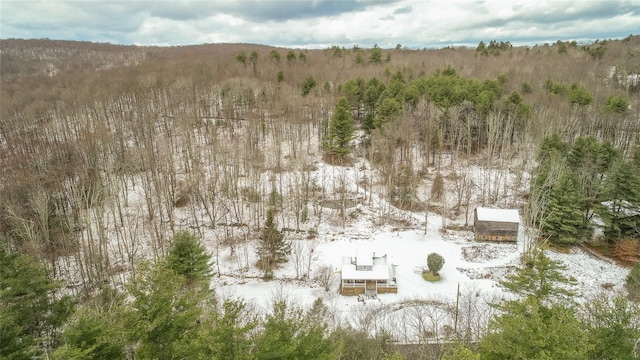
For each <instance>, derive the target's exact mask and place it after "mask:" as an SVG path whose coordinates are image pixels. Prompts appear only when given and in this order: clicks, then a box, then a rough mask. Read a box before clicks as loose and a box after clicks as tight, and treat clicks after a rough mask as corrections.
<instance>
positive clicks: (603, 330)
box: [586, 297, 640, 360]
mask: <svg viewBox="0 0 640 360" xmlns="http://www.w3.org/2000/svg"><path fill="white" fill-rule="evenodd" d="M586 308H587V309H586V310H587V319H586V325H587V328H588V334H589V340H590V343H591V344H593V348H592V349H591V351H590V354H589V355H590V356H589V357H590V358H591V359H602V360H631V359H637V357H636V356H635V355H634V345H635V342H636V340H637V339H639V338H640V309H639V308H638V306H637V305H636V304H634V303H632V302H629V301H628V300H627V299H625V298H623V297H616V298H615V299H608V298H598V299H595V300H594V301H592V302H588V303H587V304H586Z"/></svg>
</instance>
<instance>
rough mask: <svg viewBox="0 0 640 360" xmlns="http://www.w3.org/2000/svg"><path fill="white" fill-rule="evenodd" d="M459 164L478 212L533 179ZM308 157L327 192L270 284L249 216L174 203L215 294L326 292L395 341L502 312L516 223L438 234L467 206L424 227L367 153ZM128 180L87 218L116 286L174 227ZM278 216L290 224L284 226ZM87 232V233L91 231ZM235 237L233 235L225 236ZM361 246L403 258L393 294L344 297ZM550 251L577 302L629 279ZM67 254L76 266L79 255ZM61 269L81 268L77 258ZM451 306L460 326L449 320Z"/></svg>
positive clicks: (264, 178) (618, 270) (337, 315)
mask: <svg viewBox="0 0 640 360" xmlns="http://www.w3.org/2000/svg"><path fill="white" fill-rule="evenodd" d="M447 163H449V161H447ZM454 163H455V162H454V161H451V162H450V164H451V165H450V166H449V167H446V166H443V168H442V169H440V170H438V171H442V173H443V174H445V176H447V175H449V174H452V173H453V172H454V171H455V172H456V173H458V174H462V172H464V173H465V175H468V176H470V178H471V181H469V182H467V183H465V184H464V186H468V187H469V188H470V189H471V188H472V189H471V190H473V191H472V192H471V193H469V194H471V195H473V196H470V197H469V198H468V199H467V200H469V201H471V203H470V204H469V208H470V209H471V210H473V208H474V207H475V206H476V205H478V206H479V205H484V206H493V207H510V206H520V205H521V204H520V202H521V201H523V200H521V197H519V196H518V193H519V192H521V191H522V187H523V186H524V184H526V183H527V181H528V180H527V179H526V176H527V175H526V173H524V172H522V173H520V175H517V174H516V173H511V170H510V169H511V168H509V167H493V166H485V167H482V166H479V165H474V164H471V163H467V164H466V165H467V166H466V167H465V166H463V165H462V164H457V163H455V165H454ZM313 165H314V166H313V167H314V170H313V171H311V172H310V174H308V176H310V177H311V182H312V183H313V184H314V186H318V187H319V188H321V189H322V191H321V193H322V196H323V198H315V199H313V204H309V205H307V206H308V210H309V219H308V220H307V222H306V223H304V224H302V226H300V228H301V229H300V230H301V231H300V232H295V231H290V230H291V229H288V230H287V231H285V234H286V237H285V238H286V240H288V241H290V242H291V243H292V246H293V251H292V255H291V257H290V260H289V261H288V262H286V263H283V264H282V266H281V267H279V268H278V269H275V270H274V273H273V278H272V279H270V280H265V279H264V278H263V275H264V274H263V273H262V272H261V270H259V269H258V268H257V267H256V262H257V257H256V252H255V248H256V242H257V237H258V232H257V231H256V229H257V226H256V225H257V224H246V223H245V219H243V218H234V219H233V221H237V223H236V224H237V226H240V227H237V228H234V227H233V226H234V225H228V226H226V227H224V226H216V227H214V226H211V225H212V223H211V221H210V220H207V217H206V216H205V212H204V211H203V209H202V208H201V206H200V205H199V204H198V203H195V202H192V203H191V204H190V205H189V206H187V207H186V208H176V209H173V210H172V211H173V216H174V217H173V220H174V221H175V224H176V228H177V229H182V228H185V229H189V230H190V231H194V232H196V233H197V234H198V235H199V236H200V237H201V238H202V241H203V243H204V244H205V246H206V247H207V249H208V250H209V252H210V253H211V254H212V255H213V258H214V260H215V264H213V268H214V270H215V272H216V273H217V275H216V276H215V277H214V279H213V281H212V284H211V287H212V288H213V289H215V291H216V293H217V294H218V296H220V297H221V298H241V299H244V300H245V301H246V302H247V303H248V304H249V306H252V307H254V308H255V309H257V310H258V311H268V309H269V308H270V307H271V305H272V303H273V302H274V301H276V300H280V299H286V300H288V301H289V303H292V304H297V305H299V306H302V307H304V308H308V307H310V306H311V304H312V303H314V301H316V300H317V299H321V300H322V301H323V303H324V304H325V305H326V306H327V307H328V309H329V311H330V312H331V313H332V314H333V317H334V320H335V321H334V322H335V324H334V325H338V323H340V324H344V323H345V322H346V323H350V324H353V325H356V326H359V327H360V328H361V329H365V330H368V331H372V332H375V331H377V330H380V329H384V330H385V331H387V332H389V331H391V335H392V336H394V338H396V339H399V341H405V342H409V341H415V340H416V339H417V338H424V337H425V336H427V337H432V338H434V337H435V338H437V337H438V334H436V333H438V332H439V331H445V332H446V331H451V330H452V329H453V328H454V327H458V329H457V330H456V331H459V329H460V326H461V323H462V322H465V324H466V325H465V328H466V330H465V331H470V332H473V331H474V330H473V328H478V329H479V328H482V327H483V326H486V324H487V322H488V318H489V317H490V314H491V313H492V311H495V309H492V308H491V307H490V306H489V304H490V303H492V302H495V301H496V300H497V299H499V298H500V297H501V296H504V295H506V294H504V292H503V290H502V289H501V288H500V286H499V285H498V284H499V282H500V281H501V280H502V279H503V278H504V276H505V275H506V274H509V273H513V272H514V271H516V269H517V267H518V266H519V264H520V258H521V254H522V252H523V250H524V249H525V248H526V246H525V245H526V244H525V236H524V232H522V231H521V235H520V237H519V241H518V243H517V244H513V243H511V244H498V243H479V242H475V241H473V233H472V232H469V231H452V230H446V231H442V229H443V226H445V225H446V224H447V223H448V222H456V223H457V224H464V222H465V221H464V218H465V215H464V214H460V213H458V218H457V219H450V218H443V217H442V216H441V215H439V214H438V213H434V212H429V215H428V221H427V226H426V227H427V231H426V232H425V214H424V213H413V212H409V211H404V210H400V209H397V208H395V207H393V206H391V205H390V204H389V203H388V202H387V201H386V200H385V198H386V195H385V194H386V191H387V189H386V188H385V187H384V186H383V185H380V182H378V180H377V176H376V171H375V170H373V169H372V168H371V165H370V164H369V163H368V162H367V161H365V160H363V159H362V158H360V159H356V163H355V164H354V165H353V166H351V167H339V166H332V165H328V164H325V163H323V162H320V161H316V162H314V164H313ZM454 166H455V167H454ZM213 171H215V170H213ZM434 172H435V170H434V169H428V174H429V175H428V176H426V177H425V178H423V180H424V181H423V182H422V183H421V184H420V185H419V187H418V197H420V198H422V199H425V198H428V197H429V195H428V193H429V189H430V181H431V180H432V177H433V176H431V175H433V174H434ZM299 176H300V173H296V171H290V172H279V173H268V172H265V173H264V174H262V175H261V181H260V183H261V186H263V187H264V189H261V191H262V193H263V194H269V193H270V191H271V188H270V186H272V185H270V184H272V182H271V181H269V180H268V179H269V178H270V177H272V178H273V179H275V181H273V183H278V184H295V183H296V182H297V181H299V180H300V179H298V178H296V177H299ZM287 177H288V178H287ZM447 181H448V182H449V180H447ZM367 182H368V183H367ZM451 182H454V180H451ZM125 183H126V184H127V185H125V187H126V189H124V188H123V189H120V190H119V191H114V193H118V194H120V196H122V197H123V198H122V199H121V203H124V204H127V205H125V206H124V207H122V208H120V210H122V211H123V212H124V215H123V214H121V213H119V212H118V208H116V207H113V208H112V209H107V211H106V212H97V211H94V212H95V213H93V212H87V216H89V217H93V218H95V219H98V218H100V217H102V222H101V224H102V227H103V229H105V231H104V236H105V237H108V238H109V239H111V240H110V241H109V251H111V252H113V253H114V254H116V255H115V256H114V258H120V259H124V260H119V261H118V264H121V268H122V271H120V272H118V273H117V275H115V276H114V277H118V279H116V283H118V282H119V283H123V282H125V281H126V278H127V276H128V274H129V273H130V272H131V270H132V264H134V263H136V262H137V261H139V260H140V259H144V258H150V257H152V254H154V252H153V251H154V250H153V249H155V247H154V246H156V245H157V244H154V240H153V239H154V236H153V235H152V234H153V233H154V232H158V231H162V232H168V231H166V230H168V229H167V228H166V227H164V226H166V221H165V222H160V223H153V222H151V221H149V219H150V218H152V217H153V216H151V215H155V214H148V213H146V210H144V209H147V206H146V204H145V198H146V197H145V190H144V188H143V187H144V182H142V181H136V182H135V184H134V182H129V183H127V182H125ZM517 184H518V185H517ZM458 185H461V183H459V184H458ZM446 186H447V187H448V189H447V191H446V192H447V196H448V197H449V199H448V200H445V201H444V202H441V203H440V204H432V205H435V207H436V208H438V209H440V210H443V209H444V210H445V211H446V213H448V214H453V212H452V211H451V208H450V207H447V206H446V204H449V206H450V205H451V204H454V203H455V202H456V193H457V195H460V194H461V193H460V189H457V190H456V189H453V188H452V187H453V186H452V185H451V184H450V182H449V183H448V184H447V185H446ZM125 190H126V191H125ZM147 191H150V190H148V189H147ZM279 191H280V192H281V194H282V195H283V196H285V197H286V196H288V195H289V193H290V192H291V191H293V190H292V189H288V188H287V186H283V187H280V188H279ZM479 194H482V195H479ZM332 199H333V200H335V199H349V200H350V202H353V204H350V205H349V206H348V208H347V209H343V210H344V211H345V212H344V213H342V214H341V213H340V210H336V209H332V208H330V207H322V208H320V204H322V203H323V201H325V200H332ZM458 200H459V198H458ZM216 201H217V200H216ZM487 202H490V204H493V205H490V204H487ZM235 205H236V206H237V207H238V209H240V210H242V209H244V207H245V206H250V204H244V203H242V202H241V201H240V202H238V203H236V204H235ZM447 210H448V211H447ZM443 213H444V212H443ZM287 214H288V215H287ZM116 215H117V216H116ZM287 216H288V217H287ZM291 216H292V214H291V211H290V210H289V211H284V212H281V213H280V214H279V215H278V216H277V219H278V220H279V221H280V224H279V226H280V227H286V226H294V225H293V224H295V221H293V220H291V218H290V217H291ZM122 218H124V221H122V223H116V219H122ZM153 218H154V219H157V217H153ZM95 219H93V220H92V219H91V218H88V219H87V223H88V224H92V226H89V227H87V228H86V229H85V231H89V230H91V231H93V232H94V233H95V234H102V233H101V232H100V231H98V228H97V224H98V223H100V222H99V221H96V220H95ZM282 220H285V221H284V223H283V221H282ZM228 223H231V221H228ZM152 225H153V226H156V228H154V227H153V226H152ZM158 226H160V227H158ZM234 229H237V230H234ZM224 231H236V232H237V233H236V234H231V236H229V234H227V233H222V232H224ZM88 235H90V234H89V233H88ZM90 238H91V237H90V236H87V239H90ZM228 239H232V241H235V243H234V244H231V245H230V244H229V243H226V242H227V241H228ZM116 244H118V245H117V246H116ZM365 249H366V250H370V251H373V252H375V254H376V256H382V255H385V254H386V255H387V256H388V258H389V259H390V260H391V262H392V263H393V264H394V265H396V280H397V285H398V292H397V294H381V295H378V296H376V297H374V298H366V299H363V298H361V297H357V296H341V295H340V294H339V293H338V290H339V283H340V266H341V263H342V258H343V257H348V256H355V255H356V254H357V252H358V251H359V250H360V251H363V250H365ZM432 252H435V253H438V254H440V255H442V256H443V257H444V259H445V264H444V266H443V268H442V270H441V271H440V275H441V280H440V281H437V282H428V281H425V280H424V279H423V277H422V275H421V271H422V269H424V268H426V265H427V256H428V254H429V253H432ZM127 256H128V257H129V258H128V259H125V257H127ZM549 256H550V257H551V258H552V259H554V260H557V261H560V262H562V263H563V264H565V265H566V266H567V270H566V274H565V275H566V276H567V277H568V278H572V279H575V280H576V281H577V284H578V286H577V287H576V289H575V290H577V292H578V293H579V296H578V297H577V299H576V300H577V301H579V302H580V301H588V299H590V298H593V297H595V296H599V295H601V294H602V293H607V294H609V295H615V294H623V293H624V292H625V290H624V282H625V278H626V277H627V275H628V273H629V270H628V269H626V268H624V267H621V266H618V265H616V264H615V263H613V262H610V261H606V260H602V259H599V258H595V257H593V256H591V255H589V254H587V253H586V252H585V251H584V250H581V249H578V248H576V249H573V250H572V251H571V252H569V253H556V252H552V251H549ZM66 261H67V262H68V263H71V264H73V258H72V257H70V258H69V259H66ZM61 268H63V267H62V266H61ZM64 268H67V269H75V267H73V266H66V267H64ZM323 268H324V269H327V268H329V269H331V271H332V284H331V287H330V289H329V291H327V290H325V288H324V286H323V284H321V283H320V282H319V281H317V280H316V274H317V273H318V272H319V271H320V270H321V269H323ZM67 271H68V272H69V274H68V275H66V278H68V279H72V280H73V279H74V278H77V270H67ZM73 271H75V273H73ZM62 276H65V275H64V274H63V275H62ZM362 300H364V301H362ZM456 303H458V306H456V305H455V304H456ZM463 305H464V306H463ZM454 307H455V314H456V316H455V318H456V319H457V321H455V323H454V320H453V316H452V314H453V313H454V310H452V309H453V308H454ZM458 307H460V308H461V309H458ZM462 308H465V309H466V310H464V311H463V310H462ZM458 315H460V316H459V317H460V318H459V319H458ZM459 323H460V324H459ZM394 324H403V326H404V327H403V328H401V329H400V328H394ZM411 324H413V325H411ZM390 328H391V330H390ZM434 332H435V333H434ZM477 332H478V333H479V332H480V330H477ZM425 334H427V335H425Z"/></svg>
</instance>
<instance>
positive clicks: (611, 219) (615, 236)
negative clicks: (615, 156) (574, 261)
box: [601, 160, 640, 241]
mask: <svg viewBox="0 0 640 360" xmlns="http://www.w3.org/2000/svg"><path fill="white" fill-rule="evenodd" d="M604 188H605V189H604V199H605V202H604V204H605V206H604V207H603V211H602V213H601V216H602V219H603V220H604V222H605V235H606V236H607V239H608V240H610V241H617V240H619V239H620V238H621V237H623V236H634V237H637V236H638V234H637V229H638V226H640V224H639V223H638V221H637V220H636V219H637V216H630V215H633V214H636V213H637V212H638V211H640V177H639V176H638V173H637V172H636V170H635V168H634V165H633V163H629V162H625V161H621V160H620V161H617V162H616V163H615V164H614V165H613V167H612V169H611V171H610V172H609V174H608V176H606V177H605V185H604Z"/></svg>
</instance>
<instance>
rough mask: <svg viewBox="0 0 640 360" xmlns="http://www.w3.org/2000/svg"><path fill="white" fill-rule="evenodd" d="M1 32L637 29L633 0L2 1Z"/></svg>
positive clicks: (614, 32) (212, 38)
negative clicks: (533, 0)
mask: <svg viewBox="0 0 640 360" xmlns="http://www.w3.org/2000/svg"><path fill="white" fill-rule="evenodd" d="M0 9H1V10H2V11H1V12H0V30H1V32H0V36H2V38H10V37H18V38H45V37H47V38H51V39H69V40H86V41H97V42H112V43H122V44H140V45H187V44H198V43H205V42H247V43H261V44H268V45H276V46H289V47H308V48H321V47H326V46H330V45H338V46H346V47H350V46H353V45H355V44H357V45H360V46H366V47H367V46H372V45H373V44H374V43H375V44H378V45H380V46H381V47H394V46H395V45H396V44H398V43H400V44H402V45H403V46H405V47H416V48H421V47H429V46H434V45H435V46H447V45H450V44H477V43H478V42H479V41H480V40H485V41H487V40H493V39H495V40H509V41H511V42H512V43H514V44H517V43H529V44H531V43H539V42H544V41H548V40H549V39H552V40H553V39H556V40H567V39H598V38H599V39H603V38H615V37H623V36H626V35H629V34H638V33H640V25H639V24H640V3H638V2H637V1H635V0H634V1H626V0H622V1H550V2H531V1H526V0H514V1H509V2H506V1H500V0H497V1H493V0H485V1H464V0H448V1H446V2H445V1H422V0H397V1H384V0H374V1H364V0H350V1H341V0H310V1H297V0H263V1H259V0H216V1H106V0H105V1H103V0H94V1H7V0H0Z"/></svg>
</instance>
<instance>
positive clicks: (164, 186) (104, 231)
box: [0, 36, 640, 359]
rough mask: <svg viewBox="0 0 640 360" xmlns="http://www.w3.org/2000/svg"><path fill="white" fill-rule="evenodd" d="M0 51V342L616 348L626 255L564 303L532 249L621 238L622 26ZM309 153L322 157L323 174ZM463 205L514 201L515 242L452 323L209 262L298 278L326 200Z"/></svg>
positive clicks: (350, 351) (481, 354)
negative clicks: (255, 281)
mask: <svg viewBox="0 0 640 360" xmlns="http://www.w3.org/2000/svg"><path fill="white" fill-rule="evenodd" d="M0 55H1V58H0V76H1V83H0V91H1V98H0V176H1V178H0V260H1V262H0V299H1V300H2V301H1V302H0V319H2V320H0V323H1V324H0V325H1V326H0V333H1V335H0V358H5V357H6V358H9V359H14V358H15V359H22V358H29V357H30V356H44V354H46V355H47V356H50V357H54V358H59V359H68V358H78V359H80V358H83V359H84V358H105V359H113V358H220V359H240V358H247V359H262V358H264V359H267V358H286V359H289V358H291V359H295V358H297V359H302V358H305V359H306V358H309V359H310V358H327V359H333V358H338V359H363V358H374V359H401V358H406V359H414V358H415V359H431V358H440V356H444V357H443V358H446V359H476V358H477V359H503V358H507V357H505V356H507V355H510V356H511V355H512V354H516V353H517V354H520V355H517V356H516V355H513V357H512V358H517V359H526V358H576V359H582V358H585V359H603V358H604V359H624V358H632V356H633V354H632V350H633V347H634V344H635V340H636V339H638V338H640V311H639V310H638V306H637V303H636V302H634V301H637V299H638V298H640V267H638V266H636V267H635V268H634V269H633V270H632V271H631V274H630V275H629V281H628V283H627V290H628V291H626V292H624V293H620V294H617V295H616V296H613V297H611V298H604V299H599V300H600V301H593V302H587V303H588V305H584V303H580V304H578V303H576V302H575V301H574V300H573V297H574V292H573V290H571V287H570V283H571V279H570V278H567V277H564V276H563V275H562V274H560V273H559V272H558V269H559V268H562V264H558V263H557V262H555V261H553V260H550V259H549V258H548V257H547V256H545V255H544V252H543V250H544V249H547V248H552V249H554V250H557V251H568V249H571V247H573V246H581V247H588V248H589V249H590V251H592V252H594V253H596V254H599V256H605V257H609V258H611V259H614V261H618V262H619V263H620V264H622V265H624V266H628V267H631V266H633V265H634V264H635V263H637V262H638V260H639V259H640V231H639V230H638V229H639V226H640V216H639V215H638V214H640V138H639V137H638V136H639V134H640V36H629V37H627V38H625V39H619V40H602V41H598V42H596V43H593V44H577V43H575V42H573V43H571V42H560V41H558V42H556V43H553V44H548V45H541V46H533V47H514V46H512V45H511V44H509V43H508V42H507V43H505V42H495V41H491V39H487V42H486V43H485V42H482V43H480V44H478V47H477V48H475V49H469V48H445V49H424V50H415V49H405V48H402V46H400V45H399V46H397V47H396V48H395V49H381V48H379V47H377V46H376V47H373V48H359V47H353V48H339V47H331V48H327V49H323V50H305V49H284V48H273V47H268V46H262V45H253V44H210V45H199V46H184V47H137V46H116V45H109V44H94V43H81V42H63V41H50V40H14V39H10V40H1V41H0ZM325 165H328V166H331V169H339V170H332V171H333V175H332V176H331V177H330V180H327V181H324V180H322V179H325V177H318V176H317V175H318V172H321V171H322V172H324V171H325V170H324V169H325V167H324V166H325ZM323 175H324V174H323ZM377 199H380V200H381V201H380V202H378V200H377ZM374 203H375V206H374ZM356 204H357V205H358V206H359V207H354V206H355V205H356ZM476 206H488V207H510V208H518V209H519V210H520V214H521V216H522V219H523V222H524V224H525V225H526V230H527V234H528V236H530V237H531V238H532V239H535V244H536V245H535V246H534V247H533V248H531V249H529V250H530V251H527V252H526V253H525V255H524V256H523V261H522V264H523V266H522V267H521V268H520V269H519V270H518V271H517V272H515V273H514V274H512V275H511V276H507V277H506V278H505V279H503V280H502V281H501V286H502V287H503V288H505V289H506V290H507V291H510V292H513V293H514V294H516V295H518V296H519V297H517V300H500V301H494V302H492V303H493V304H494V305H495V306H494V307H493V312H492V313H490V314H483V318H486V321H484V322H483V323H482V324H480V325H478V329H479V330H477V331H475V330H474V333H473V335H470V333H469V332H467V333H464V334H463V333H462V332H461V331H458V330H459V329H450V330H451V331H449V333H448V334H446V335H442V334H440V335H438V336H435V335H434V334H433V333H432V334H427V333H425V334H422V335H423V338H422V339H423V340H424V339H431V340H429V341H427V340H424V341H421V342H420V343H419V344H417V345H416V344H406V343H404V344H403V343H402V341H401V339H396V338H392V337H391V336H390V335H389V334H386V333H375V332H374V331H370V330H371V329H370V327H367V324H359V326H355V325H353V324H351V325H350V326H343V325H342V324H340V325H336V323H332V318H331V317H330V316H329V315H328V311H327V310H326V309H327V307H326V305H325V304H323V303H322V300H321V299H319V300H318V302H317V303H314V306H313V307H311V308H309V309H306V308H301V307H297V306H296V304H295V303H292V302H287V301H286V300H285V299H279V300H278V301H274V303H273V307H272V309H271V311H270V312H267V313H263V312H260V311H258V310H257V309H253V308H252V306H251V304H248V303H246V302H245V301H244V300H242V299H229V298H226V299H225V298H221V297H220V296H218V295H219V294H216V288H215V286H211V284H212V278H214V277H215V276H217V275H220V273H221V272H224V269H225V267H224V266H223V264H224V263H225V262H232V263H233V264H234V267H235V268H237V269H242V273H243V274H246V275H247V276H253V274H254V271H255V272H257V273H258V274H259V276H260V277H261V278H262V279H264V280H265V281H268V280H270V279H272V278H273V277H274V276H277V274H276V275H274V270H276V269H277V268H278V267H279V266H281V265H280V264H282V263H284V262H288V261H291V262H292V263H295V272H296V279H297V280H300V281H306V280H307V279H308V278H309V277H312V276H314V277H315V280H316V281H319V280H318V278H319V275H318V274H320V273H321V271H320V269H317V271H316V269H311V262H312V260H311V259H312V258H313V256H314V255H313V251H314V247H313V246H315V245H313V246H312V245H308V244H312V243H314V242H316V241H329V240H330V239H328V235H327V234H323V233H322V232H320V231H319V230H320V229H323V228H324V227H326V226H327V224H329V225H330V226H332V227H335V228H336V229H339V230H338V231H342V232H344V231H348V229H349V227H350V224H353V222H355V221H356V220H357V219H358V217H359V216H362V211H361V210H360V211H361V212H360V213H359V212H358V210H354V209H361V208H362V207H364V208H367V211H368V212H370V213H372V214H375V217H376V223H377V224H379V225H381V226H382V225H391V226H394V227H402V226H407V224H412V225H415V224H416V220H415V217H414V216H413V215H416V214H418V215H419V214H425V213H432V214H437V215H438V216H439V217H440V218H442V227H441V231H443V232H444V231H446V229H447V225H448V224H454V225H458V226H461V227H463V228H464V227H465V226H468V225H470V224H471V223H472V212H473V209H474V208H475V207H476ZM399 214H412V215H411V216H409V215H399ZM416 216H417V215H416ZM422 216H424V217H425V219H426V218H427V215H422ZM418 225H419V224H418ZM419 226H420V225H419ZM422 226H424V228H425V232H426V229H427V224H424V225H422ZM285 235H286V236H285ZM323 236H324V238H323ZM291 240H296V241H295V242H292V241H291ZM254 250H255V251H254ZM339 255H340V254H337V256H339ZM425 256H426V254H425ZM312 270H313V271H312ZM328 271H329V273H328V275H326V276H327V277H328V276H331V269H329V270H328ZM312 273H314V274H315V275H313V274H312ZM595 276H597V271H596V270H594V277H595ZM558 284H563V285H558ZM565 290H566V291H565ZM487 302H490V301H487ZM420 306H425V307H426V306H430V305H429V304H428V303H421V305H420ZM457 311H458V309H457V308H456V316H457ZM468 311H469V312H470V313H471V312H472V311H473V310H468ZM456 321H457V318H456ZM456 324H457V323H456ZM474 326H475V325H474ZM522 329H525V330H522ZM522 331H529V332H531V333H530V334H529V333H527V334H526V335H527V336H523V335H522ZM436 338H437V339H436ZM433 339H436V340H437V341H435V340H433ZM527 339H531V340H532V341H531V342H529V343H527V342H525V340H527ZM533 340H539V341H540V343H539V344H538V343H534V341H533ZM541 349H542V350H541ZM443 354H444V355H443Z"/></svg>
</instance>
